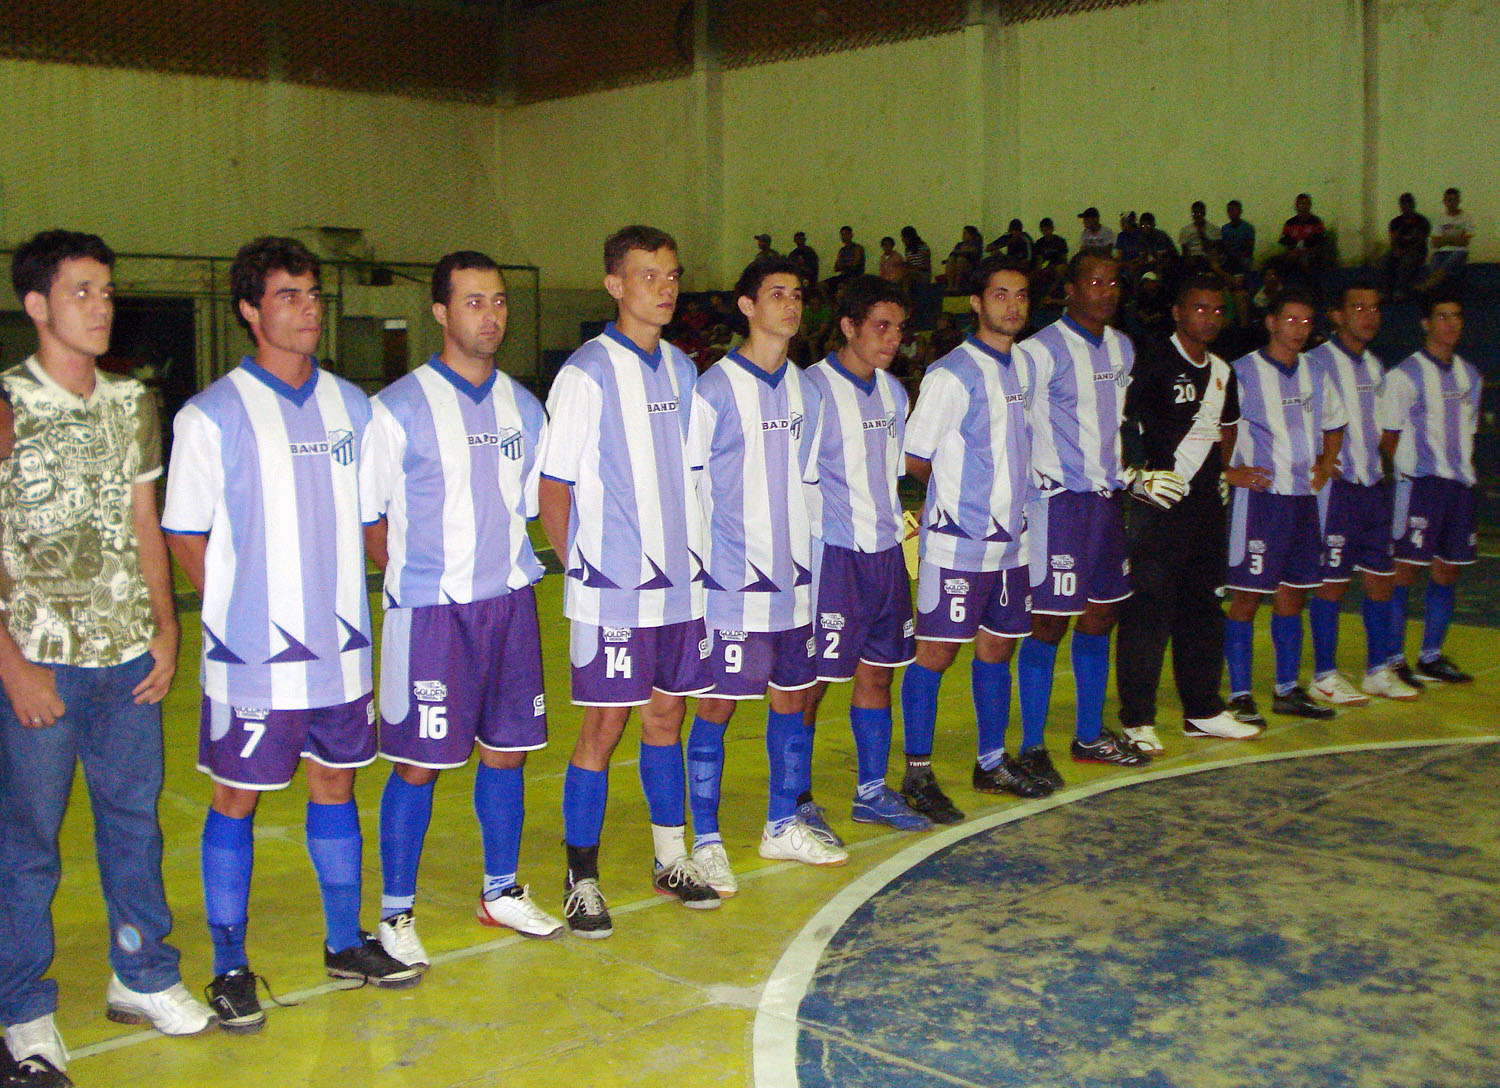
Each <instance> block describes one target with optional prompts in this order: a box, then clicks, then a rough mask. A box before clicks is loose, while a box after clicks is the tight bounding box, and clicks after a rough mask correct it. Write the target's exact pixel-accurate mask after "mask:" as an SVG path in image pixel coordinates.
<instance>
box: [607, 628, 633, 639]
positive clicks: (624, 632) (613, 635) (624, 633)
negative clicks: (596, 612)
mask: <svg viewBox="0 0 1500 1088" xmlns="http://www.w3.org/2000/svg"><path fill="white" fill-rule="evenodd" d="M603 635H604V641H605V642H629V641H630V628H629V627H605V628H604V629H603Z"/></svg>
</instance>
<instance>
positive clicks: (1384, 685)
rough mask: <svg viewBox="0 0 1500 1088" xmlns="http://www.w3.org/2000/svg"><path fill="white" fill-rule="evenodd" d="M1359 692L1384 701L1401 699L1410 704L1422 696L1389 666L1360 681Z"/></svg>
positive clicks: (1371, 673) (1368, 674) (1369, 674)
mask: <svg viewBox="0 0 1500 1088" xmlns="http://www.w3.org/2000/svg"><path fill="white" fill-rule="evenodd" d="M1359 690H1360V691H1363V692H1364V693H1365V694H1366V695H1378V696H1380V698H1382V699H1400V700H1401V701H1402V702H1410V701H1411V700H1413V699H1415V698H1416V697H1417V696H1418V695H1420V694H1422V693H1421V692H1420V691H1418V690H1417V689H1416V688H1414V687H1412V686H1411V685H1410V684H1408V683H1407V682H1406V681H1405V680H1402V679H1401V677H1399V676H1397V675H1396V670H1395V669H1393V668H1391V667H1390V666H1389V665H1384V666H1382V667H1380V668H1378V669H1376V670H1375V671H1374V672H1370V673H1366V674H1365V678H1364V679H1363V680H1362V681H1360V685H1359Z"/></svg>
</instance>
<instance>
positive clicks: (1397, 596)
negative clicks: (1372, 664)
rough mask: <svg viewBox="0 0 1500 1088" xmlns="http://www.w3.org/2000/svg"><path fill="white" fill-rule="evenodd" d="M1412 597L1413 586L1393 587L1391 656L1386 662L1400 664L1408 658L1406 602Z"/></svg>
mask: <svg viewBox="0 0 1500 1088" xmlns="http://www.w3.org/2000/svg"><path fill="white" fill-rule="evenodd" d="M1410 597H1411V586H1402V585H1398V586H1395V587H1393V588H1392V589H1391V633H1390V643H1389V645H1390V656H1389V657H1388V658H1386V662H1387V663H1388V664H1391V665H1399V664H1400V663H1401V662H1402V661H1404V660H1406V602H1407V599H1408V598H1410Z"/></svg>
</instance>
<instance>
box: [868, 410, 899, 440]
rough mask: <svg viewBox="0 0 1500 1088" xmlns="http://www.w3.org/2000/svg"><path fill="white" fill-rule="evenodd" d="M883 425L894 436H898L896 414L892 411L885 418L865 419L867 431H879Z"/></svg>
mask: <svg viewBox="0 0 1500 1088" xmlns="http://www.w3.org/2000/svg"><path fill="white" fill-rule="evenodd" d="M882 427H884V428H885V431H886V433H887V434H888V435H890V436H891V437H892V438H894V437H896V414H895V413H894V412H892V413H891V414H890V415H888V416H886V418H884V419H867V420H865V421H864V429H865V430H867V431H878V430H880V429H881V428H882Z"/></svg>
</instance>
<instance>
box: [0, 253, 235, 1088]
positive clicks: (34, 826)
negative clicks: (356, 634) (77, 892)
mask: <svg viewBox="0 0 1500 1088" xmlns="http://www.w3.org/2000/svg"><path fill="white" fill-rule="evenodd" d="M114 262H115V257H114V253H113V252H112V251H111V250H110V249H109V247H108V246H106V245H105V244H104V242H103V240H102V239H100V238H99V237H98V236H97V235H93V234H80V233H78V232H75V231H64V230H50V231H45V232H43V233H41V234H38V235H36V236H35V237H33V238H32V239H31V240H30V241H28V242H26V243H24V244H23V245H22V246H21V247H20V248H19V249H18V250H16V253H15V255H14V257H13V258H12V261H11V282H12V283H13V285H14V286H15V292H16V297H17V298H19V299H20V300H21V304H22V306H24V307H25V309H26V316H27V317H29V318H31V321H32V324H33V325H35V326H36V333H37V350H36V354H34V355H32V356H31V357H30V358H28V359H26V360H25V361H24V362H22V363H20V364H19V365H17V366H13V367H11V368H10V369H9V370H7V371H5V373H4V375H3V376H0V388H3V392H4V399H5V400H6V401H8V402H9V405H8V410H7V412H6V414H5V420H6V422H7V423H8V424H9V425H8V426H7V427H6V435H5V445H6V447H7V449H8V450H9V447H10V446H11V445H12V443H13V446H14V448H13V450H9V452H10V456H9V457H7V458H6V459H5V460H4V461H0V542H3V555H4V564H3V568H0V601H3V603H4V617H5V622H4V623H3V624H0V683H3V686H4V688H5V698H4V699H3V700H0V872H4V873H5V880H6V884H5V894H4V904H3V906H0V1023H4V1024H6V1025H8V1027H7V1030H6V1033H5V1038H6V1043H7V1045H8V1047H9V1049H10V1052H11V1054H12V1055H14V1057H15V1058H16V1059H18V1060H19V1062H20V1064H21V1067H22V1068H21V1071H19V1072H18V1073H17V1074H16V1075H17V1077H22V1076H23V1074H24V1077H25V1079H24V1080H22V1081H21V1083H28V1082H32V1083H43V1082H44V1081H45V1079H48V1078H50V1079H52V1081H53V1082H54V1083H67V1081H66V1078H65V1076H64V1073H63V1071H64V1070H65V1069H66V1068H67V1063H68V1052H67V1050H66V1048H65V1047H64V1046H63V1042H62V1037H61V1036H60V1035H59V1034H58V1031H57V1027H56V1024H55V1021H54V1014H55V1013H56V1011H57V983H56V982H54V981H52V980H51V979H48V978H45V977H44V976H45V975H46V973H47V970H48V968H49V967H50V966H51V964H52V957H53V951H54V944H53V930H52V900H53V897H54V896H55V895H56V893H57V889H58V882H59V879H60V877H61V873H62V859H61V856H60V854H59V850H58V831H59V828H60V826H61V824H62V819H63V814H64V812H65V811H66V809H67V805H68V794H69V792H70V790H71V788H72V785H73V773H74V765H75V764H76V763H77V762H80V761H81V762H82V763H83V769H84V778H85V780H86V781H87V783H88V791H89V799H90V801H91V803H92V808H93V815H94V841H95V846H96V851H95V852H96V855H97V857H98V862H99V876H100V881H101V883H102V884H103V889H104V900H105V906H106V907H107V908H108V914H109V925H110V930H111V933H110V940H109V942H108V947H109V961H110V966H111V967H112V968H113V973H112V974H111V975H110V979H109V986H108V988H107V990H106V992H105V1002H106V1015H107V1016H108V1017H109V1018H110V1019H111V1020H118V1021H121V1022H122V1023H128V1024H142V1023H149V1024H151V1025H152V1026H153V1027H155V1028H156V1029H157V1030H159V1031H161V1032H163V1033H165V1034H167V1035H191V1034H194V1033H196V1032H199V1031H202V1030H203V1029H205V1028H206V1027H208V1025H209V1022H210V1019H211V1017H210V1015H209V1011H208V1009H206V1008H204V1006H203V1005H202V1004H200V1003H199V1002H198V1001H197V1000H196V999H194V998H193V997H192V996H191V995H190V994H189V993H188V992H187V990H186V989H185V988H184V987H183V985H182V976H181V975H180V974H179V972H178V959H179V956H178V952H177V949H175V948H173V947H172V946H171V945H169V944H167V943H166V939H167V935H168V933H170V932H171V929H172V912H171V911H170V910H169V909H168V907H167V900H166V892H165V890H164V889H163V887H162V876H161V852H162V837H161V827H160V825H159V824H158V823H157V818H156V805H157V799H158V798H159V797H160V796H161V787H162V730H161V707H160V704H161V701H162V699H163V698H164V697H165V696H166V694H167V689H168V688H169V687H170V686H171V684H172V675H173V673H174V672H175V671H176V668H177V617H176V614H175V613H174V611H173V603H172V579H171V573H170V569H169V564H168V561H167V550H166V545H165V544H164V542H163V540H162V535H161V528H160V526H159V525H158V524H157V520H156V484H155V480H156V478H157V477H158V476H160V475H161V429H160V425H159V424H158V422H157V415H156V409H155V407H154V403H153V401H152V399H151V394H150V393H149V392H147V391H146V389H145V388H144V387H143V386H142V385H141V384H140V383H139V382H137V381H134V380H132V379H129V378H118V377H115V376H113V375H110V374H107V373H105V372H103V371H100V370H99V369H98V368H97V367H96V365H95V363H96V360H97V359H98V357H99V356H100V355H103V354H104V353H105V351H107V350H108V349H109V334H110V328H111V326H112V324H113V321H114V282H113V279H112V275H111V271H112V269H113V267H114Z"/></svg>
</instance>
